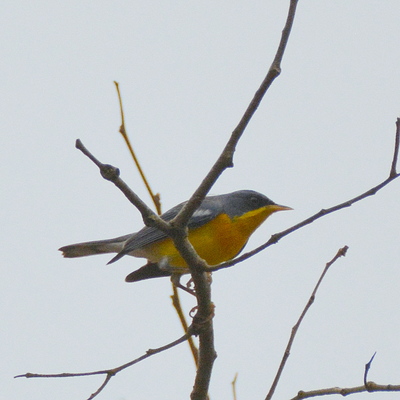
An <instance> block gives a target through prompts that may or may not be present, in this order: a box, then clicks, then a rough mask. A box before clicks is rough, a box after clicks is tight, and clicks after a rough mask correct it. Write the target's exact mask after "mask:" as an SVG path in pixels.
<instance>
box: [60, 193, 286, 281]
mask: <svg viewBox="0 0 400 400" xmlns="http://www.w3.org/2000/svg"><path fill="white" fill-rule="evenodd" d="M186 203H187V202H183V203H180V204H178V205H177V206H175V207H173V208H171V209H170V210H168V211H167V212H165V213H164V214H162V215H161V218H162V219H163V220H164V221H171V220H172V219H173V218H174V217H175V216H176V215H177V214H178V213H179V211H180V210H181V209H182V207H183V206H184V205H185V204H186ZM284 210H292V208H291V207H287V206H282V205H279V204H276V203H275V202H273V201H272V200H270V199H269V198H268V197H266V196H265V195H263V194H261V193H258V192H256V191H254V190H238V191H235V192H231V193H226V194H222V195H216V196H207V197H205V198H204V200H203V201H202V203H201V204H200V206H199V207H198V208H197V210H196V211H195V212H194V213H193V215H192V216H191V218H190V219H189V221H188V225H187V227H188V239H189V241H190V243H191V244H192V246H193V247H194V249H195V250H196V252H197V254H198V255H199V256H200V257H201V258H202V259H204V260H205V261H206V263H207V264H208V265H210V266H214V265H218V264H220V263H222V262H225V261H229V260H231V259H233V258H235V257H236V256H237V255H238V254H239V253H240V252H241V251H242V249H243V248H244V247H245V245H246V243H247V241H248V240H249V238H250V236H251V235H252V234H253V232H254V231H255V230H256V229H257V228H258V227H259V226H260V225H261V224H262V223H263V222H264V221H265V220H266V219H267V218H268V217H269V216H270V215H271V214H273V213H275V212H277V211H284ZM59 250H60V251H61V252H62V255H63V256H64V257H66V258H74V257H85V256H90V255H94V254H104V253H117V255H116V256H115V257H114V258H112V259H111V260H110V261H109V262H108V264H111V263H114V262H115V261H117V260H119V259H120V258H122V257H123V256H125V255H129V256H134V257H139V258H145V259H147V264H146V265H144V266H143V267H141V268H139V269H137V270H135V271H133V272H132V273H130V274H129V275H128V276H127V277H126V278H125V281H126V282H137V281H141V280H144V279H150V278H158V277H164V276H171V279H172V278H173V277H176V276H178V282H179V278H180V276H181V275H182V274H184V273H189V272H190V271H189V268H188V266H187V264H186V262H185V261H184V259H183V258H182V256H181V255H180V254H179V252H178V250H177V249H176V248H175V246H174V243H173V241H172V239H171V238H170V237H169V236H168V235H167V234H166V233H164V232H162V231H161V230H159V229H157V228H155V227H148V226H145V227H144V228H142V229H141V230H139V231H138V232H136V233H131V234H128V235H124V236H119V237H116V238H113V239H106V240H97V241H91V242H84V243H76V244H71V245H68V246H63V247H61V248H60V249H59Z"/></svg>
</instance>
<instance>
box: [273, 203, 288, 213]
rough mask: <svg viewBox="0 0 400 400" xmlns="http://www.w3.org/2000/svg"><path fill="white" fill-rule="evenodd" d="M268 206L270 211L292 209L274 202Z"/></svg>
mask: <svg viewBox="0 0 400 400" xmlns="http://www.w3.org/2000/svg"><path fill="white" fill-rule="evenodd" d="M269 207H270V210H272V212H276V211H286V210H293V208H292V207H287V206H281V205H279V204H274V205H272V206H269Z"/></svg>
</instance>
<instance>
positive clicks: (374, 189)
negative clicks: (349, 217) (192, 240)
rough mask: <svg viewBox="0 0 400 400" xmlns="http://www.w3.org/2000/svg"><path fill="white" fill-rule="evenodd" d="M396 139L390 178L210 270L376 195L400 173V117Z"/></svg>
mask: <svg viewBox="0 0 400 400" xmlns="http://www.w3.org/2000/svg"><path fill="white" fill-rule="evenodd" d="M396 126H397V129H396V139H395V148H394V157H393V160H392V164H391V168H390V172H389V176H388V178H386V179H385V180H384V181H382V182H381V183H379V184H378V185H376V186H374V187H372V188H371V189H369V190H367V191H366V192H364V193H362V194H360V195H358V196H356V197H354V198H352V199H350V200H347V201H345V202H343V203H340V204H337V205H335V206H333V207H330V208H326V209H322V210H320V211H319V212H317V213H316V214H314V215H312V216H311V217H308V218H306V219H305V220H303V221H301V222H299V223H298V224H296V225H293V226H292V227H290V228H288V229H286V230H284V231H282V232H278V233H275V234H274V235H272V236H271V237H270V239H269V240H268V241H267V242H265V243H264V244H262V245H261V246H259V247H257V248H255V249H254V250H251V251H249V252H247V253H244V254H242V255H241V256H239V257H237V258H235V259H234V260H231V261H227V262H224V263H222V264H219V265H215V266H212V267H210V268H209V271H210V272H214V271H218V270H220V269H223V268H229V267H232V266H233V265H236V264H238V263H241V262H243V261H245V260H247V259H248V258H250V257H252V256H254V255H255V254H257V253H259V252H260V251H263V250H265V249H266V248H268V247H270V246H272V245H274V244H276V243H278V241H279V240H281V239H282V238H283V237H285V236H287V235H289V234H290V233H293V232H294V231H297V230H298V229H300V228H303V227H305V226H307V225H309V224H311V223H313V222H314V221H316V220H317V219H320V218H322V217H325V216H326V215H328V214H331V213H333V212H336V211H339V210H341V209H343V208H347V207H350V206H352V205H353V204H354V203H357V202H359V201H361V200H364V199H365V198H367V197H369V196H373V195H375V194H376V193H377V192H379V191H380V190H381V189H383V188H384V187H385V186H386V185H388V184H389V183H391V182H392V181H393V180H395V179H397V178H398V177H399V176H400V174H399V173H397V172H396V163H397V157H398V152H399V146H400V119H397V122H396Z"/></svg>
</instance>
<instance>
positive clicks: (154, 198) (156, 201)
mask: <svg viewBox="0 0 400 400" xmlns="http://www.w3.org/2000/svg"><path fill="white" fill-rule="evenodd" d="M114 84H115V87H116V89H117V94H118V100H119V109H120V112H121V126H120V128H119V133H120V134H121V135H122V137H123V138H124V140H125V143H126V146H127V147H128V149H129V152H130V153H131V156H132V158H133V161H134V162H135V164H136V168H137V169H138V171H139V174H140V176H141V178H142V181H143V183H144V184H145V186H146V189H147V191H148V192H149V195H150V197H151V199H152V201H153V203H154V206H155V207H156V210H157V214H158V215H160V214H161V202H160V195H159V194H154V193H153V191H152V190H151V187H150V184H149V181H148V180H147V178H146V175H145V174H144V172H143V169H142V167H141V165H140V163H139V160H138V158H137V157H136V154H135V152H134V151H133V147H132V145H131V142H130V140H129V137H128V133H127V131H126V126H125V115H124V108H123V106H122V97H121V92H120V90H119V83H118V82H116V81H114Z"/></svg>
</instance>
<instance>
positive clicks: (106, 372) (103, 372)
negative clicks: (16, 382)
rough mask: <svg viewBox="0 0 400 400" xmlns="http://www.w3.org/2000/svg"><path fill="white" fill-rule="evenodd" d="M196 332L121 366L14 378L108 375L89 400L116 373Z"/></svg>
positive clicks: (175, 344)
mask: <svg viewBox="0 0 400 400" xmlns="http://www.w3.org/2000/svg"><path fill="white" fill-rule="evenodd" d="M193 334H194V332H193V330H192V329H191V328H189V329H188V333H187V334H185V335H183V336H182V337H180V338H179V339H177V340H174V341H173V342H171V343H168V344H166V345H164V346H161V347H158V348H156V349H149V350H147V351H146V354H143V355H142V356H140V357H138V358H136V359H135V360H132V361H129V362H128V363H126V364H123V365H120V366H119V367H115V368H111V369H104V370H100V371H92V372H77V373H74V372H63V373H61V374H32V373H30V372H27V373H26V374H23V375H17V376H14V378H71V377H77V376H92V375H106V378H105V379H104V382H103V383H102V384H101V385H100V387H99V388H98V389H97V390H96V391H95V392H94V393H92V394H91V396H90V397H89V398H88V400H91V399H93V398H95V397H96V396H97V395H98V394H99V393H100V392H101V391H102V390H103V389H104V388H105V386H106V385H107V384H108V382H109V381H110V380H111V378H112V377H113V376H114V375H116V374H117V373H118V372H120V371H122V370H124V369H126V368H128V367H131V366H132V365H134V364H137V363H139V362H140V361H143V360H145V359H146V358H149V357H151V356H153V355H155V354H158V353H161V352H163V351H165V350H169V349H171V348H172V347H175V346H177V345H178V344H181V343H183V342H185V341H186V340H187V339H188V338H189V337H190V336H191V335H193Z"/></svg>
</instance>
